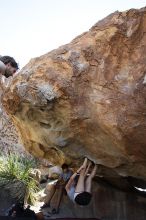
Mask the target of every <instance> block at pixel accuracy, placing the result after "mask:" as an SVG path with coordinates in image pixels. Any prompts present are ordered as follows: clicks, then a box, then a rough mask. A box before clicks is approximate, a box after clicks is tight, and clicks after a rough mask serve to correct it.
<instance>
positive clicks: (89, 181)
mask: <svg viewBox="0 0 146 220" xmlns="http://www.w3.org/2000/svg"><path fill="white" fill-rule="evenodd" d="M96 170H97V165H95V166H94V168H93V170H92V172H91V174H90V175H89V176H88V177H87V179H86V182H85V191H86V192H89V193H91V184H92V179H93V177H94V176H95V174H96Z"/></svg>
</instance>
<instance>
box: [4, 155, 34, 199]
mask: <svg viewBox="0 0 146 220" xmlns="http://www.w3.org/2000/svg"><path fill="white" fill-rule="evenodd" d="M35 166H36V162H35V160H34V159H30V158H25V157H22V156H18V155H16V154H9V155H7V156H3V157H1V158H0V186H3V187H6V188H10V187H11V188H12V187H13V188H15V189H13V190H12V191H15V192H16V193H13V194H16V195H15V196H16V197H17V198H16V199H17V200H21V201H22V200H24V198H25V197H26V196H27V198H28V199H29V201H30V202H31V203H34V201H35V193H36V192H37V191H38V186H37V184H38V183H37V181H36V180H35V179H33V178H32V177H31V176H30V169H32V168H34V167H35Z"/></svg>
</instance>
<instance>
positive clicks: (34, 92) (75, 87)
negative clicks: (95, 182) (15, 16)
mask: <svg viewBox="0 0 146 220" xmlns="http://www.w3.org/2000/svg"><path fill="white" fill-rule="evenodd" d="M145 33H146V8H143V9H140V10H136V9H132V10H129V11H125V12H115V13H113V14H111V15H109V16H108V17H106V18H105V19H103V20H101V21H99V22H98V23H97V24H95V25H94V26H93V27H92V28H91V29H90V30H89V31H88V32H86V33H83V34H82V35H80V36H78V37H77V38H75V39H74V40H73V41H72V42H71V43H69V44H67V45H64V46H61V47H59V48H58V49H56V50H53V51H51V52H49V53H47V54H45V55H43V56H40V57H38V58H34V59H32V60H31V61H30V62H29V63H28V64H27V65H26V66H25V67H24V68H23V69H22V70H21V71H20V72H19V74H17V76H15V77H14V79H13V81H12V82H11V84H10V87H9V88H8V89H7V90H6V91H5V94H4V96H3V105H4V106H5V108H6V111H7V113H8V114H9V115H10V116H11V118H12V119H13V122H14V124H15V126H16V127H17V129H18V130H19V132H20V135H21V138H22V141H23V143H24V146H25V148H26V149H27V150H28V151H29V152H30V153H32V154H34V155H35V156H37V157H41V158H46V159H48V160H49V161H51V162H52V163H54V164H62V163H64V162H67V163H71V162H72V163H73V164H74V165H79V164H80V163H81V162H82V158H83V157H85V156H87V157H88V158H89V159H91V160H92V161H94V162H95V163H97V164H100V165H101V172H100V175H106V174H104V173H108V174H107V175H113V176H114V175H115V173H117V174H119V175H122V176H129V175H130V176H134V177H140V178H143V179H145V177H146V138H145V135H146V34H145ZM105 168H106V169H105ZM106 171H107V172H106ZM108 171H109V172H108ZM109 173H110V174H109Z"/></svg>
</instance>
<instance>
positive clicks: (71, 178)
mask: <svg viewBox="0 0 146 220" xmlns="http://www.w3.org/2000/svg"><path fill="white" fill-rule="evenodd" d="M82 169H84V165H82V166H80V168H79V169H78V170H77V171H76V172H75V173H74V174H73V175H72V176H71V177H70V179H69V181H68V182H67V184H66V187H65V189H66V191H67V192H68V191H69V190H70V188H71V186H72V185H73V184H74V179H75V177H76V176H77V174H79V173H80V171H81V170H82Z"/></svg>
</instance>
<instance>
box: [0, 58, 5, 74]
mask: <svg viewBox="0 0 146 220" xmlns="http://www.w3.org/2000/svg"><path fill="white" fill-rule="evenodd" d="M5 70H6V66H5V64H4V63H3V62H2V61H1V60H0V73H4V72H5Z"/></svg>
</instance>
